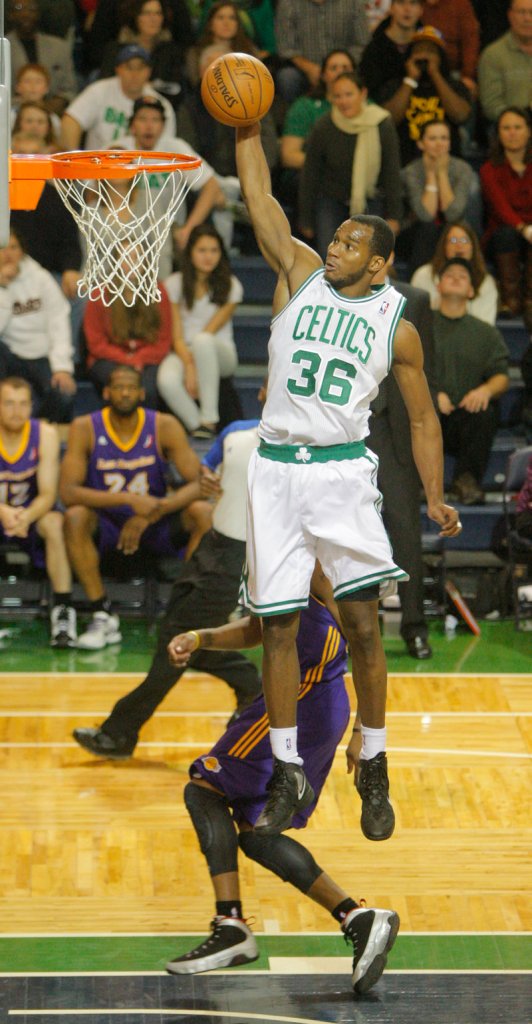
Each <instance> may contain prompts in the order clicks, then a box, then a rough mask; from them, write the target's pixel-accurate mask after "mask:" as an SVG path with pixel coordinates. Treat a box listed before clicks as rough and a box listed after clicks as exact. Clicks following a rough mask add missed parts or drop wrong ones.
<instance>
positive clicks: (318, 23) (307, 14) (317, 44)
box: [275, 0, 370, 103]
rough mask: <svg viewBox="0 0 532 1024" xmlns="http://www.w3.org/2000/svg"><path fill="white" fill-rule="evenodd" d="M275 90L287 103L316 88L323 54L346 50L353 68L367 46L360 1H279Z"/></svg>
mask: <svg viewBox="0 0 532 1024" xmlns="http://www.w3.org/2000/svg"><path fill="white" fill-rule="evenodd" d="M275 38H276V39H277V54H278V57H279V58H280V59H281V67H280V70H279V71H278V72H277V74H276V88H277V91H278V93H279V95H280V96H281V97H282V98H283V100H284V101H285V102H286V103H293V102H294V100H295V99H297V97H298V96H301V95H302V94H303V93H306V92H308V90H309V89H314V88H316V86H317V85H319V81H320V75H321V65H322V61H323V58H324V57H325V54H326V53H330V51H331V50H333V49H334V48H335V47H336V48H337V49H338V47H340V48H341V49H344V50H349V53H350V54H351V56H352V57H353V60H354V62H355V64H356V63H357V62H358V60H359V59H360V56H361V54H362V50H363V49H364V46H366V44H367V43H368V42H369V38H370V36H369V29H368V23H367V21H366V12H365V10H364V2H363V0H322V2H321V3H315V2H314V0H278V2H277V7H276V11H275Z"/></svg>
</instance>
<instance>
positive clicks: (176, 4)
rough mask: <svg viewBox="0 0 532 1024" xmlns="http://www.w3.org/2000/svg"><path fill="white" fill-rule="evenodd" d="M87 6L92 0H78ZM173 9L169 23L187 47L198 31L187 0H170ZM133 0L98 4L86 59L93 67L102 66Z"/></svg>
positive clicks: (176, 38)
mask: <svg viewBox="0 0 532 1024" xmlns="http://www.w3.org/2000/svg"><path fill="white" fill-rule="evenodd" d="M78 2H79V3H83V5H84V8H85V9H86V6H87V3H88V0H78ZM166 5H167V7H168V9H169V27H170V31H171V33H172V38H173V40H174V42H176V43H177V45H178V46H179V47H180V49H182V50H183V49H184V50H186V49H187V47H189V46H191V45H192V43H193V42H194V31H193V29H192V20H191V17H190V11H189V7H188V3H187V0H166ZM129 6H130V0H103V2H100V3H98V4H97V6H96V10H95V12H94V16H93V17H92V19H90V24H89V25H88V26H87V28H86V31H87V43H86V47H85V49H86V60H87V64H88V68H89V70H90V69H91V68H99V67H100V66H101V63H102V57H103V51H104V48H105V45H106V43H110V42H112V41H113V40H115V39H116V38H117V36H118V33H119V32H120V28H121V25H122V23H123V20H124V12H125V11H127V10H128V8H129Z"/></svg>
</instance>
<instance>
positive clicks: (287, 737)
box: [270, 725, 303, 764]
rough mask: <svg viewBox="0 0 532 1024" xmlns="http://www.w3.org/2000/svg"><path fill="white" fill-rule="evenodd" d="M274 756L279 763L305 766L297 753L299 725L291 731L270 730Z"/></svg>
mask: <svg viewBox="0 0 532 1024" xmlns="http://www.w3.org/2000/svg"><path fill="white" fill-rule="evenodd" d="M270 742H271V745H272V754H273V756H274V757H276V758H277V760H278V761H290V762H291V763H292V764H303V758H301V757H299V756H298V753H297V725H294V727H293V728H290V729H270Z"/></svg>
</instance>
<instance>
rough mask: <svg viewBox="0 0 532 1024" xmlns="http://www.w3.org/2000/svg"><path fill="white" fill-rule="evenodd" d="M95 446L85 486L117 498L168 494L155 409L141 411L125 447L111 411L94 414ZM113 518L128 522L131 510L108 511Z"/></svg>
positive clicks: (128, 508) (103, 410) (156, 496)
mask: <svg viewBox="0 0 532 1024" xmlns="http://www.w3.org/2000/svg"><path fill="white" fill-rule="evenodd" d="M91 421H92V429H93V433H94V442H93V448H92V452H91V454H90V457H89V466H88V471H87V478H86V481H85V482H86V485H87V487H94V489H95V490H98V491H111V492H112V493H113V494H117V493H119V492H120V491H128V492H129V493H130V494H150V495H152V496H153V497H154V498H162V497H164V495H165V494H166V491H167V486H166V472H167V463H166V461H165V459H164V458H163V456H162V454H161V452H160V451H159V446H158V443H157V413H156V412H154V410H153V409H139V410H138V424H137V428H136V430H135V432H134V434H133V436H132V437H131V438H130V440H129V441H128V442H127V443H126V444H124V443H123V442H122V441H121V440H120V438H119V437H118V436H117V434H116V433H115V431H114V430H113V426H112V424H111V419H110V409H102V410H98V412H93V413H91ZM106 515H110V516H112V517H113V518H116V517H117V516H118V517H120V518H127V517H129V516H130V515H131V508H130V507H129V506H126V505H124V506H123V508H116V509H106Z"/></svg>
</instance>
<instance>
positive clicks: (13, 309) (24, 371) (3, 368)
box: [0, 228, 76, 423]
mask: <svg viewBox="0 0 532 1024" xmlns="http://www.w3.org/2000/svg"><path fill="white" fill-rule="evenodd" d="M72 356H73V352H72V331H71V326H70V308H69V305H68V302H67V300H66V298H65V296H64V295H63V293H62V292H61V289H60V287H59V285H58V284H56V282H55V281H54V279H53V277H52V275H51V274H49V273H48V271H47V270H45V269H44V267H41V266H40V265H39V264H38V263H36V262H35V260H32V258H31V256H27V255H26V253H25V251H24V248H23V245H22V242H21V239H20V236H19V234H18V232H17V231H15V230H14V229H13V228H11V232H10V236H9V243H8V245H6V246H5V248H4V249H0V380H1V379H2V378H3V377H8V376H17V377H22V378H23V380H27V381H28V383H29V384H31V387H32V391H33V395H34V401H35V404H34V416H36V417H40V418H42V419H48V420H51V421H52V423H68V422H69V421H70V420H71V418H72V405H73V399H74V394H75V392H76V383H75V380H74V363H73V358H72Z"/></svg>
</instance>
